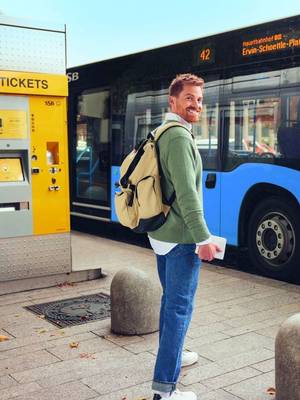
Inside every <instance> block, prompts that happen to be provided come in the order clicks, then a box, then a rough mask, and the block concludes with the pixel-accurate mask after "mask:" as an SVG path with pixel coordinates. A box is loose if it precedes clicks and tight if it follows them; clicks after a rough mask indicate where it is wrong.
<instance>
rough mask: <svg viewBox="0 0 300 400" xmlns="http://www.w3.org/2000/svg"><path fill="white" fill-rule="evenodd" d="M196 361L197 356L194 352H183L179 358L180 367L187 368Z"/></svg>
mask: <svg viewBox="0 0 300 400" xmlns="http://www.w3.org/2000/svg"><path fill="white" fill-rule="evenodd" d="M197 361H198V354H197V353H195V352H194V351H183V352H182V358H181V366H182V367H188V366H190V365H193V364H195V363H196V362H197Z"/></svg>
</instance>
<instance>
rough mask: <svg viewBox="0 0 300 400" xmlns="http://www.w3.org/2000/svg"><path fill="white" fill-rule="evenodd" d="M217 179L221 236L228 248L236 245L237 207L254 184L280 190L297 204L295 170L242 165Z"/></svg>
mask: <svg viewBox="0 0 300 400" xmlns="http://www.w3.org/2000/svg"><path fill="white" fill-rule="evenodd" d="M220 179H221V197H220V204H221V212H220V236H224V237H226V238H227V243H228V244H231V245H235V246H237V245H238V220H239V212H240V207H241V204H242V202H243V199H244V196H245V194H246V193H247V191H248V190H249V189H251V187H253V186H254V185H255V184H258V183H269V184H273V185H276V186H279V187H282V188H284V189H286V190H288V191H289V192H291V194H293V195H294V196H295V197H296V199H297V200H298V202H299V203H300V172H299V171H296V170H292V169H289V168H286V167H281V166H277V165H272V164H260V163H255V164H242V165H240V166H239V167H237V168H236V169H234V170H233V171H231V172H223V173H221V176H220ZM255 205H256V204H253V208H254V207H255ZM246 228H247V227H246Z"/></svg>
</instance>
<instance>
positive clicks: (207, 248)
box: [198, 243, 222, 261]
mask: <svg viewBox="0 0 300 400" xmlns="http://www.w3.org/2000/svg"><path fill="white" fill-rule="evenodd" d="M218 251H222V249H220V247H219V246H217V245H216V244H214V243H208V244H203V245H202V246H201V245H200V246H199V249H198V257H199V258H200V260H203V261H212V260H213V259H214V258H215V255H216V253H217V252H218Z"/></svg>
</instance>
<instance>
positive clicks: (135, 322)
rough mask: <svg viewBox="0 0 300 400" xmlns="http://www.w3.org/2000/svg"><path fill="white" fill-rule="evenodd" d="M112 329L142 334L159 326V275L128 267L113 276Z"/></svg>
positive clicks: (116, 331) (131, 333) (124, 333)
mask: <svg viewBox="0 0 300 400" xmlns="http://www.w3.org/2000/svg"><path fill="white" fill-rule="evenodd" d="M110 293H111V330H112V332H114V333H117V334H121V335H142V334H146V333H152V332H156V331H157V330H158V329H159V309H160V299H161V287H160V283H159V281H158V278H157V276H155V275H154V274H149V273H146V272H144V271H140V270H138V269H136V268H125V269H122V270H121V271H118V272H117V273H116V275H115V276H114V278H113V280H112V283H111V288H110Z"/></svg>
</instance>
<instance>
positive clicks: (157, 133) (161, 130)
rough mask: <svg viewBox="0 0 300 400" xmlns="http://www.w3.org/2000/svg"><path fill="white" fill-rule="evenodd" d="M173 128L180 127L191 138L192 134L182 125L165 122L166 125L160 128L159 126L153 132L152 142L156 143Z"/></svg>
mask: <svg viewBox="0 0 300 400" xmlns="http://www.w3.org/2000/svg"><path fill="white" fill-rule="evenodd" d="M175 126H180V127H181V128H183V129H185V130H186V131H187V132H189V134H190V135H191V136H193V134H192V132H191V131H190V130H189V129H188V128H187V127H186V126H184V125H183V124H181V123H180V122H176V121H174V122H167V123H166V124H163V125H161V126H159V127H158V128H156V130H155V135H154V140H155V141H156V142H157V141H158V140H159V139H160V138H161V136H162V135H163V134H164V133H165V132H166V131H167V130H168V129H170V128H174V127H175Z"/></svg>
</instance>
